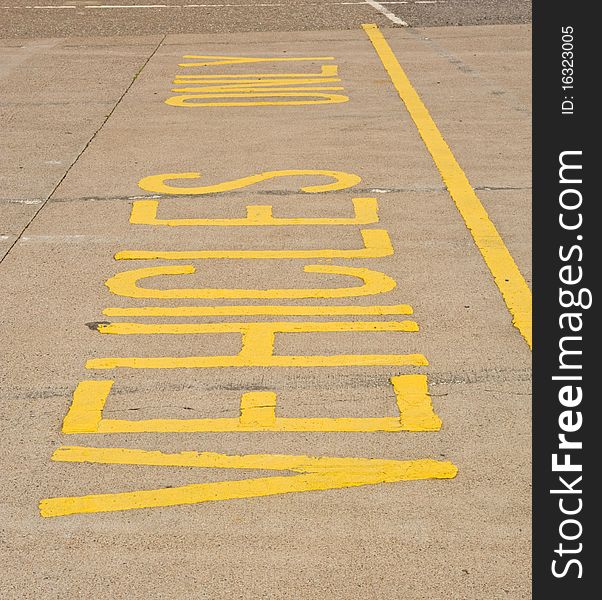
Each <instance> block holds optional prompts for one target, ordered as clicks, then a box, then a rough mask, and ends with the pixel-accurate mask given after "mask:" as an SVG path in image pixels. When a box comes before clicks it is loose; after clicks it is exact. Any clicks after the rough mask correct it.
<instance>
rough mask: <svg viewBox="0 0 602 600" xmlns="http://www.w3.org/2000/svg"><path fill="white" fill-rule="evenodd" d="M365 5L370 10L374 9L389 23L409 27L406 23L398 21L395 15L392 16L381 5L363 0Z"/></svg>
mask: <svg viewBox="0 0 602 600" xmlns="http://www.w3.org/2000/svg"><path fill="white" fill-rule="evenodd" d="M365 1H366V4H369V5H370V6H371V7H372V8H375V9H376V10H377V11H378V12H379V13H381V14H383V15H384V16H385V17H387V19H389V21H392V22H393V23H395V24H396V25H401V26H402V27H409V24H408V23H406V22H405V21H404V20H403V19H400V18H399V17H397V16H396V15H394V14H393V13H392V12H391V11H390V10H389V9H388V8H386V7H384V6H383V5H382V3H380V2H376V1H375V0H365Z"/></svg>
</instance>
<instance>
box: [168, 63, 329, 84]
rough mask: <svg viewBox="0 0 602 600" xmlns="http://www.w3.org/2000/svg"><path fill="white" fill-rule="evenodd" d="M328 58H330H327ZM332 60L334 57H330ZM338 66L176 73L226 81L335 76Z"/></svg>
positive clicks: (187, 76) (182, 77) (202, 79)
mask: <svg viewBox="0 0 602 600" xmlns="http://www.w3.org/2000/svg"><path fill="white" fill-rule="evenodd" d="M329 60H330V59H329ZM332 60H334V59H332ZM338 71H339V67H338V66H337V65H322V66H321V67H320V72H319V73H230V74H223V75H216V74H212V75H208V74H206V73H202V74H199V75H191V74H188V73H185V74H184V73H181V74H179V75H177V77H178V78H179V79H194V80H200V81H204V80H207V81H214V80H220V79H225V80H227V81H236V80H237V79H248V78H250V77H252V78H253V79H266V78H282V79H288V78H289V77H336V76H337V75H338Z"/></svg>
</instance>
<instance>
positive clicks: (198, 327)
mask: <svg viewBox="0 0 602 600" xmlns="http://www.w3.org/2000/svg"><path fill="white" fill-rule="evenodd" d="M98 331H99V333H104V334H112V335H156V334H159V335H186V334H203V333H207V334H211V333H242V334H243V335H244V336H245V338H247V339H249V340H250V339H252V340H253V341H254V342H255V341H257V344H258V347H261V346H262V345H263V343H262V341H261V340H262V339H264V337H265V336H270V337H271V336H272V335H273V334H274V333H307V332H322V333H328V332H331V333H332V332H338V331H418V324H417V323H416V322H415V321H315V322H305V323H304V322H299V321H280V322H274V321H265V322H261V323H110V324H108V325H106V324H104V323H101V324H100V325H98ZM260 338H261V339H260ZM246 343H248V342H246ZM255 348H256V346H254V345H252V344H249V351H255Z"/></svg>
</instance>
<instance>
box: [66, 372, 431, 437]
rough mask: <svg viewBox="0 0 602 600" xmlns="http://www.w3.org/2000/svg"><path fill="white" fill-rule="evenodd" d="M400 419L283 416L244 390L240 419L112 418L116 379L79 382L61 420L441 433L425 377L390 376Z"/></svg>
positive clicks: (71, 426)
mask: <svg viewBox="0 0 602 600" xmlns="http://www.w3.org/2000/svg"><path fill="white" fill-rule="evenodd" d="M390 381H391V385H392V387H393V391H394V392H395V398H396V404H397V409H398V411H399V415H398V416H397V417H334V418H333V417H309V418H308V417H295V418H290V417H279V416H276V403H277V394H276V393H275V392H246V393H244V394H242V396H241V400H240V416H239V417H238V418H230V417H220V418H203V419H140V420H134V421H132V420H127V419H108V418H104V416H103V411H104V408H105V404H106V401H107V398H108V396H109V393H110V391H111V389H112V387H113V384H114V383H115V382H114V381H112V380H111V381H102V380H88V381H82V382H80V383H79V384H78V386H77V388H76V389H75V392H74V393H73V399H72V402H71V406H70V407H69V411H68V412H67V414H66V416H65V418H64V420H63V428H62V432H63V433H65V434H87V433H200V432H211V433H234V432H249V431H259V432H261V431H263V432H265V431H276V432H309V431H316V432H317V431H321V432H358V433H359V432H361V433H369V432H376V431H388V432H399V431H412V432H417V431H439V430H440V429H441V419H440V418H439V417H438V416H437V415H436V413H435V411H434V409H433V404H432V401H431V397H430V395H429V393H428V387H427V378H426V375H398V376H395V377H392V378H391V380H390Z"/></svg>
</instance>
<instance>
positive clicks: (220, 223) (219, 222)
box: [130, 198, 378, 227]
mask: <svg viewBox="0 0 602 600" xmlns="http://www.w3.org/2000/svg"><path fill="white" fill-rule="evenodd" d="M351 202H352V203H353V209H354V213H355V216H353V217H350V218H346V217H345V218H336V217H335V218H332V217H323V218H312V217H293V218H282V217H274V216H273V214H272V211H273V207H272V206H270V205H263V204H255V205H251V206H247V217H246V218H245V219H158V218H157V210H158V209H159V201H158V200H136V201H134V202H133V203H132V213H131V215H130V223H132V225H159V226H160V225H167V226H170V227H182V226H187V227H191V226H202V227H258V226H262V227H263V226H284V225H370V224H372V223H378V202H377V201H376V198H353V199H352V200H351Z"/></svg>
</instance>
